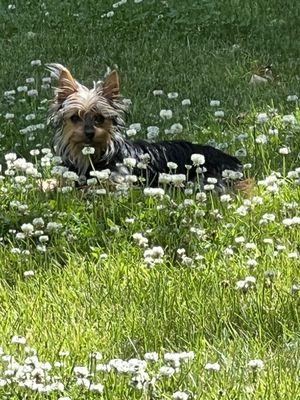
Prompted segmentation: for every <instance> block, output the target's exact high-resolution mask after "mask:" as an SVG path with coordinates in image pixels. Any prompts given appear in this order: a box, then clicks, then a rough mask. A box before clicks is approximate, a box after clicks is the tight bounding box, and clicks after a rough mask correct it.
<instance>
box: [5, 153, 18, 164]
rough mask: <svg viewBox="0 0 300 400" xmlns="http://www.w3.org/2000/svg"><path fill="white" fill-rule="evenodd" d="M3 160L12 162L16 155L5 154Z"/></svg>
mask: <svg viewBox="0 0 300 400" xmlns="http://www.w3.org/2000/svg"><path fill="white" fill-rule="evenodd" d="M4 158H5V160H6V161H8V162H13V161H15V160H16V159H17V155H16V154H15V153H8V154H5V156H4Z"/></svg>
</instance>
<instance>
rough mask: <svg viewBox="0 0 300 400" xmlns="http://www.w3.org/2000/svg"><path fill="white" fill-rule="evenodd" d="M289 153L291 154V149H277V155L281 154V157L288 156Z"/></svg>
mask: <svg viewBox="0 0 300 400" xmlns="http://www.w3.org/2000/svg"><path fill="white" fill-rule="evenodd" d="M290 152H291V149H290V148H289V147H286V146H285V147H281V148H280V149H279V154H282V155H287V154H290Z"/></svg>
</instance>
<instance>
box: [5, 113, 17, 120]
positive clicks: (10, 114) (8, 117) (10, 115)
mask: <svg viewBox="0 0 300 400" xmlns="http://www.w3.org/2000/svg"><path fill="white" fill-rule="evenodd" d="M4 118H5V119H7V120H10V119H14V118H15V114H13V113H6V114H5V115H4Z"/></svg>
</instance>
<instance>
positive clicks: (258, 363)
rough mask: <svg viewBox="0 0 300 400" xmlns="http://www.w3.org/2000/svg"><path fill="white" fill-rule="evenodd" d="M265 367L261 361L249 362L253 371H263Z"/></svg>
mask: <svg viewBox="0 0 300 400" xmlns="http://www.w3.org/2000/svg"><path fill="white" fill-rule="evenodd" d="M264 366H265V364H264V362H263V361H262V360H260V359H255V360H250V361H249V362H248V367H250V368H251V369H253V370H258V369H263V368H264Z"/></svg>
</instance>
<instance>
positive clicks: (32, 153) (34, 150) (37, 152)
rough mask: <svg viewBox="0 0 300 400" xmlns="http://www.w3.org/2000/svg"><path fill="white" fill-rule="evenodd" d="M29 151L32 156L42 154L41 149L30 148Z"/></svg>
mask: <svg viewBox="0 0 300 400" xmlns="http://www.w3.org/2000/svg"><path fill="white" fill-rule="evenodd" d="M29 153H30V155H32V156H38V155H39V154H40V150H39V149H32V150H30V152H29Z"/></svg>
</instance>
